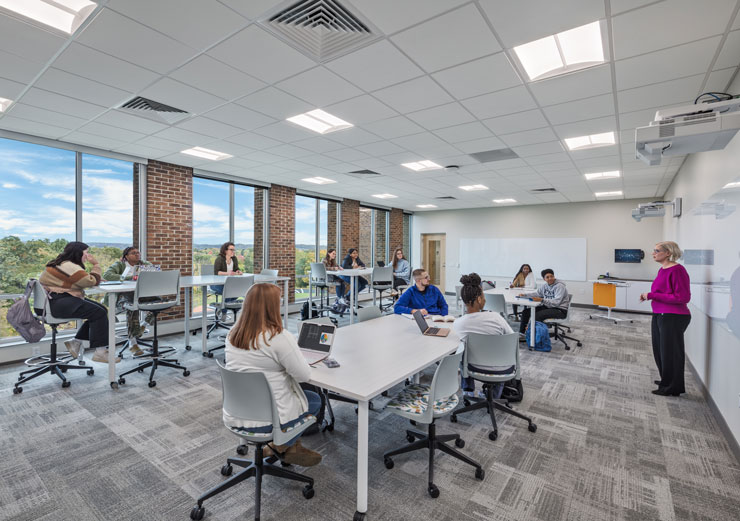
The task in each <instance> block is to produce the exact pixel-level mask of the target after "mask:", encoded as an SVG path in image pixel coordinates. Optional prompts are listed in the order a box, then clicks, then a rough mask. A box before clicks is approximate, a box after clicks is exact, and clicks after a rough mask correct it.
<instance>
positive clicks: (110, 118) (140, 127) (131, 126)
mask: <svg viewBox="0 0 740 521" xmlns="http://www.w3.org/2000/svg"><path fill="white" fill-rule="evenodd" d="M95 121H96V122H98V123H103V124H106V125H111V126H114V127H120V128H125V129H126V130H133V131H134V132H141V133H142V134H152V133H154V132H159V131H160V130H164V129H166V128H167V127H168V125H164V124H162V123H157V122H156V121H152V120H151V119H146V118H140V117H138V116H134V115H132V114H128V113H125V112H121V111H118V110H109V111H108V112H106V113H105V114H101V115H100V116H98V117H97V118H96V119H95Z"/></svg>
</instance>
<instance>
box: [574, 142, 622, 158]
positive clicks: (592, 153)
mask: <svg viewBox="0 0 740 521" xmlns="http://www.w3.org/2000/svg"><path fill="white" fill-rule="evenodd" d="M563 148H565V145H563ZM569 154H570V157H572V158H573V161H575V162H578V161H585V160H587V159H590V158H602V159H601V160H605V159H603V158H608V157H611V158H614V157H618V155H619V146H618V145H607V146H604V147H596V148H587V149H586V150H571V151H570V152H569Z"/></svg>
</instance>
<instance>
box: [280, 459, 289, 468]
mask: <svg viewBox="0 0 740 521" xmlns="http://www.w3.org/2000/svg"><path fill="white" fill-rule="evenodd" d="M280 466H281V467H290V463H287V462H285V461H282V460H281V461H280Z"/></svg>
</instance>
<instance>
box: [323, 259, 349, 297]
mask: <svg viewBox="0 0 740 521" xmlns="http://www.w3.org/2000/svg"><path fill="white" fill-rule="evenodd" d="M321 262H323V263H324V266H326V271H327V272H329V271H339V270H341V269H342V267H341V266H340V265H339V264H337V250H336V248H329V249H328V250H326V255H325V256H324V260H323V261H321ZM332 278H333V279H334V280H335V281H336V282H337V287H336V290H337V298H343V297H344V281H343V280H342V279H340V278H339V277H338V276H337V277H334V276H332Z"/></svg>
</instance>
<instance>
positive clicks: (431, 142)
mask: <svg viewBox="0 0 740 521" xmlns="http://www.w3.org/2000/svg"><path fill="white" fill-rule="evenodd" d="M393 142H394V143H395V144H397V145H399V146H401V147H403V148H405V149H407V150H412V151H417V150H426V149H429V148H434V147H438V146H439V147H441V146H443V145H446V144H447V143H445V142H444V141H442V140H441V139H440V138H438V137H437V136H435V135H434V134H432V133H431V132H422V133H420V134H414V135H412V136H403V137H399V138H396V139H394V140H393ZM423 159H424V158H423Z"/></svg>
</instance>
